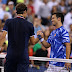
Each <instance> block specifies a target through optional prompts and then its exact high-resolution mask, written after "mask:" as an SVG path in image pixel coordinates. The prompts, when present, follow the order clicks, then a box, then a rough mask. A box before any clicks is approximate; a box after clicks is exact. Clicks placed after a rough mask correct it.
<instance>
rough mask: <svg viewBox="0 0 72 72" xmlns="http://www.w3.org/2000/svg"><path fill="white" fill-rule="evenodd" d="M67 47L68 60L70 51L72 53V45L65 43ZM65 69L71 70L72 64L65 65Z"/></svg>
mask: <svg viewBox="0 0 72 72" xmlns="http://www.w3.org/2000/svg"><path fill="white" fill-rule="evenodd" d="M65 45H66V59H69V58H70V51H71V46H70V43H65ZM65 67H66V68H67V70H68V69H70V68H71V64H70V63H65Z"/></svg>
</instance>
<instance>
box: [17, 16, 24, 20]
mask: <svg viewBox="0 0 72 72" xmlns="http://www.w3.org/2000/svg"><path fill="white" fill-rule="evenodd" d="M17 18H22V19H25V18H24V17H23V16H17Z"/></svg>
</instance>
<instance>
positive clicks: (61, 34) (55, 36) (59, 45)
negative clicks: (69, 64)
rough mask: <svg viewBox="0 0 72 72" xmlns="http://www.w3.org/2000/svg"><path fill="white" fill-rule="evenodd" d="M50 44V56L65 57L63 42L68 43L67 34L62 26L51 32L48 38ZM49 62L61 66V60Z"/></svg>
mask: <svg viewBox="0 0 72 72" xmlns="http://www.w3.org/2000/svg"><path fill="white" fill-rule="evenodd" d="M47 42H48V43H50V44H51V54H50V58H62V59H66V46H65V44H64V43H70V39H69V34H68V32H67V31H66V30H65V28H64V27H63V26H61V27H60V28H58V29H56V30H54V31H52V32H51V34H50V36H49V38H48V40H47ZM50 64H53V65H56V66H61V67H63V66H64V64H65V63H63V62H52V61H51V62H50Z"/></svg>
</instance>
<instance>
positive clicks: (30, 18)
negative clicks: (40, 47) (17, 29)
mask: <svg viewBox="0 0 72 72" xmlns="http://www.w3.org/2000/svg"><path fill="white" fill-rule="evenodd" d="M27 13H28V21H30V22H33V18H34V13H35V11H34V7H33V0H29V4H28V11H27Z"/></svg>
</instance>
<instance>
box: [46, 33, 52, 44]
mask: <svg viewBox="0 0 72 72" xmlns="http://www.w3.org/2000/svg"><path fill="white" fill-rule="evenodd" d="M51 34H52V33H51ZM51 34H50V36H49V37H48V40H47V42H48V43H49V44H51V41H52V40H51Z"/></svg>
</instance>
